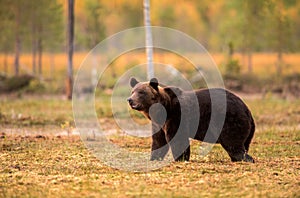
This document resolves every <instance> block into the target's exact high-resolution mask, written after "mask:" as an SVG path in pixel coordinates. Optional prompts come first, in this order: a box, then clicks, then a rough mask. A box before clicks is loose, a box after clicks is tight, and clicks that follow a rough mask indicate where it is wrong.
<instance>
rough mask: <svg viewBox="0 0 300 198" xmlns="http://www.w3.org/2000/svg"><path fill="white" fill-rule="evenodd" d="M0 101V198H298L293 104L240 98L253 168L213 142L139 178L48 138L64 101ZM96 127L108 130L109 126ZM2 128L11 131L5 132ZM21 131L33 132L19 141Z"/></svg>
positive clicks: (134, 146)
mask: <svg viewBox="0 0 300 198" xmlns="http://www.w3.org/2000/svg"><path fill="white" fill-rule="evenodd" d="M0 100H1V107H0V112H1V119H0V121H1V125H0V132H4V131H5V134H3V135H0V137H1V139H0V197H44V196H48V197H57V196H60V197H80V196H89V197H140V196H145V197H202V196H209V197H225V196H226V197H238V196H242V197H299V196H300V190H299V189H300V188H299V186H300V182H299V179H300V156H299V153H300V147H299V144H300V126H299V123H300V100H292V101H287V100H281V99H276V98H274V97H272V96H268V97H267V98H264V99H249V100H246V103H247V104H248V105H249V107H250V109H251V110H252V111H253V115H254V117H255V120H256V124H257V131H256V134H255V137H254V140H253V142H252V144H251V146H250V154H251V155H252V156H253V157H254V158H255V160H256V163H255V164H248V163H232V162H230V160H229V157H228V156H227V154H226V153H225V151H224V150H223V149H222V148H221V147H220V146H218V145H217V146H215V147H214V148H213V150H212V152H211V153H209V155H208V156H206V157H204V158H201V157H200V156H199V146H200V143H198V142H195V141H192V155H191V161H190V162H188V163H184V162H174V163H171V164H170V165H169V166H166V167H164V168H161V169H158V170H156V171H152V172H147V173H134V172H124V171H119V170H116V169H113V168H110V167H107V166H105V165H104V164H102V163H101V162H100V161H99V160H98V159H97V158H95V157H94V156H93V155H92V153H90V152H89V151H88V150H87V149H86V147H85V146H84V144H83V142H82V141H81V140H80V138H79V137H78V136H58V135H56V134H51V133H48V129H49V128H52V127H55V128H56V130H57V131H58V132H59V131H62V130H65V128H64V127H70V128H71V127H72V125H73V123H72V111H71V103H70V102H68V101H62V100H61V99H60V98H47V97H46V98H43V99H40V98H34V97H31V98H26V97H25V96H23V98H22V99H17V98H15V99H12V98H5V97H2V98H0ZM106 119H107V120H111V118H106ZM66 123H69V125H67V124H66ZM102 123H107V124H106V125H107V126H106V127H107V128H109V126H110V122H102ZM66 125H67V126H66ZM10 128H15V129H16V128H17V129H19V131H16V132H17V133H15V132H14V133H9V132H8V131H9V130H8V129H10ZM25 130H26V131H29V132H30V130H32V131H36V130H37V131H38V132H39V133H38V134H39V135H29V136H26V135H25V134H24V133H23V132H24V131H25ZM12 131H13V130H12ZM18 134H21V135H18ZM111 140H112V141H113V142H115V143H117V144H119V145H120V146H121V147H124V148H127V149H130V150H137V151H139V150H141V149H142V150H143V151H148V150H149V148H150V140H149V138H146V139H142V138H133V137H130V136H125V137H124V136H119V137H118V136H113V137H111Z"/></svg>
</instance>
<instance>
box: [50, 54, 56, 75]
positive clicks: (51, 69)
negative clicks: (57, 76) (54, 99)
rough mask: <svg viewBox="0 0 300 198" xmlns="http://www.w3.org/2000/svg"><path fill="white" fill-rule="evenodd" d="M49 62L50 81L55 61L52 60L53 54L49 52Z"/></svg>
mask: <svg viewBox="0 0 300 198" xmlns="http://www.w3.org/2000/svg"><path fill="white" fill-rule="evenodd" d="M49 62H50V79H51V80H52V79H53V76H54V70H55V59H54V54H53V52H50V57H49Z"/></svg>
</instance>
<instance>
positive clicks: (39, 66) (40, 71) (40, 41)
mask: <svg viewBox="0 0 300 198" xmlns="http://www.w3.org/2000/svg"><path fill="white" fill-rule="evenodd" d="M37 48H38V74H39V76H40V77H41V76H42V72H43V70H42V56H43V45H42V39H41V38H39V39H38V42H37Z"/></svg>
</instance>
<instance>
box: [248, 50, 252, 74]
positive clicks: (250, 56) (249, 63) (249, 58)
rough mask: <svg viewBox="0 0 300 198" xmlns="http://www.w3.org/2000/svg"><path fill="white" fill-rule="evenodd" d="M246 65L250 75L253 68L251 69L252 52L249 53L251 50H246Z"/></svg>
mask: <svg viewBox="0 0 300 198" xmlns="http://www.w3.org/2000/svg"><path fill="white" fill-rule="evenodd" d="M247 64H248V73H252V71H253V67H252V52H251V50H248V52H247Z"/></svg>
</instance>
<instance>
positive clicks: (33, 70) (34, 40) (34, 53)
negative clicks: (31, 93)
mask: <svg viewBox="0 0 300 198" xmlns="http://www.w3.org/2000/svg"><path fill="white" fill-rule="evenodd" d="M36 43H37V42H36V39H35V38H34V37H33V38H32V73H33V74H35V73H36V51H37V44H36Z"/></svg>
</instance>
